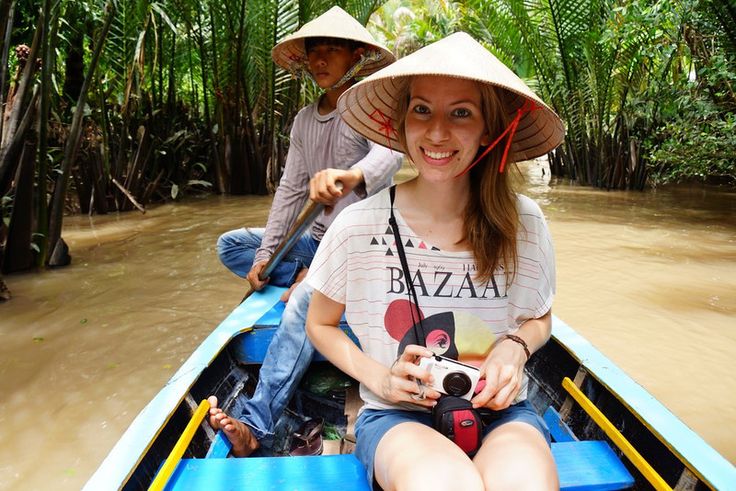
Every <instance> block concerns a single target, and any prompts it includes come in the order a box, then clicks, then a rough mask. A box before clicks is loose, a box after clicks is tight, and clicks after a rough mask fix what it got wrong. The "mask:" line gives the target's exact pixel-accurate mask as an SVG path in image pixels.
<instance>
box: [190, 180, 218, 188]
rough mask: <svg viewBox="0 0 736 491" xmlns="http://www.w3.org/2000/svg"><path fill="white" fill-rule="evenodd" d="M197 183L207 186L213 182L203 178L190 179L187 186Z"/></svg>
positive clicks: (210, 185)
mask: <svg viewBox="0 0 736 491" xmlns="http://www.w3.org/2000/svg"><path fill="white" fill-rule="evenodd" d="M195 185H199V186H204V187H206V188H209V187H212V183H211V182H209V181H203V180H201V179H189V180H188V181H187V186H195Z"/></svg>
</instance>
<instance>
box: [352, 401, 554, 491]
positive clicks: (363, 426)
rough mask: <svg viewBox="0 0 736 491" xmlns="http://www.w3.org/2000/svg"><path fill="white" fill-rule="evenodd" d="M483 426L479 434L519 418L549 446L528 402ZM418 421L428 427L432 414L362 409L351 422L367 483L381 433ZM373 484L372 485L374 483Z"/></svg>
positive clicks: (545, 431)
mask: <svg viewBox="0 0 736 491" xmlns="http://www.w3.org/2000/svg"><path fill="white" fill-rule="evenodd" d="M484 421H486V424H484V426H483V437H484V438H485V437H486V436H487V435H488V434H489V433H490V432H491V431H493V430H494V429H496V428H498V427H499V426H501V425H503V424H506V423H511V422H514V421H521V422H524V423H527V424H530V425H532V426H533V427H535V428H536V429H537V430H539V432H540V433H541V434H542V435H543V436H544V439H545V440H547V445H551V438H550V434H549V428H547V424H546V423H545V422H544V420H543V419H542V417H541V416H539V414H537V411H535V410H534V407H533V406H532V405H531V403H530V402H529V401H526V400H525V401H522V402H520V403H518V404H514V405H512V406H509V407H507V408H506V409H503V410H501V411H496V412H494V415H493V418H492V419H491V420H490V421H488V420H487V419H485V418H484ZM408 422H414V423H421V424H423V425H426V426H429V427H430V428H431V427H432V415H431V413H428V412H422V411H405V410H401V409H366V410H364V411H363V412H362V413H360V416H358V420H357V421H356V422H355V438H356V440H357V441H356V445H355V456H356V457H357V459H358V460H359V461H360V462H361V463H362V464H363V465H364V466H365V468H366V470H367V472H368V482H370V483H373V462H374V459H375V457H376V448H378V442H380V441H381V438H383V435H385V434H386V432H387V431H388V430H390V429H391V428H393V427H394V426H396V425H398V424H400V423H408ZM373 484H374V487H375V483H373Z"/></svg>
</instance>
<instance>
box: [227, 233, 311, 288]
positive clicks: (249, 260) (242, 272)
mask: <svg viewBox="0 0 736 491" xmlns="http://www.w3.org/2000/svg"><path fill="white" fill-rule="evenodd" d="M262 239H263V229H262V228H239V229H236V230H231V231H230V232H226V233H224V234H222V235H221V236H220V238H219V239H217V254H218V255H219V256H220V261H222V264H224V265H225V267H227V269H229V270H230V271H232V272H233V273H235V274H236V275H238V276H240V277H241V278H245V277H246V276H247V275H248V272H249V271H250V268H251V267H253V260H254V258H255V255H256V250H257V249H258V248H259V247H261V240H262ZM318 245H319V242H317V241H316V240H314V239H313V238H312V235H311V234H310V233H309V232H306V233H305V234H304V235H302V236H301V237H300V238H299V240H297V241H296V243H295V244H294V246H293V247H292V248H291V250H290V251H289V252H288V253H287V254H286V256H284V258H283V259H282V260H281V262H280V263H279V264H278V266H276V269H274V270H273V272H272V273H271V280H270V281H269V284H270V285H274V286H291V284H292V283H294V280H295V279H296V275H297V274H299V271H301V269H302V268H308V267H309V265H310V264H312V259H313V258H314V253H315V252H317V246H318Z"/></svg>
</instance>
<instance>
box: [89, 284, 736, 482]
mask: <svg viewBox="0 0 736 491" xmlns="http://www.w3.org/2000/svg"><path fill="white" fill-rule="evenodd" d="M282 291H283V289H280V288H276V287H267V288H265V289H264V290H263V291H261V292H258V293H255V294H253V295H251V296H250V297H248V298H247V300H246V301H244V302H243V303H242V304H241V305H240V306H238V307H237V308H236V309H235V310H234V311H233V312H232V313H231V314H230V315H229V316H228V317H227V318H226V319H225V320H224V321H223V322H222V323H221V324H220V325H219V326H218V327H217V328H216V329H215V330H214V331H213V332H212V333H211V334H210V335H209V337H207V338H206V339H205V340H204V341H203V342H202V344H201V345H200V346H199V347H198V348H197V349H196V351H195V352H194V353H193V354H192V355H191V357H190V358H189V359H188V360H187V361H186V362H185V363H184V365H183V366H182V367H181V368H180V369H179V370H178V371H177V372H176V374H175V375H174V376H173V377H172V378H171V380H170V381H169V382H168V383H167V384H166V386H165V387H164V388H163V389H161V391H160V392H159V393H158V394H157V395H156V396H155V397H154V399H153V400H152V401H151V402H150V403H149V404H148V405H147V406H146V407H145V408H144V409H143V410H142V411H141V413H140V414H139V415H138V416H137V417H136V418H135V420H134V421H133V423H132V424H131V425H130V427H129V428H128V430H127V431H126V432H125V433H124V434H123V436H122V438H121V439H120V440H119V441H118V443H117V444H116V445H115V447H114V448H113V449H112V451H111V452H110V454H109V455H108V456H107V458H106V459H105V460H104V461H103V462H102V464H101V466H100V467H99V468H98V469H97V471H96V472H95V473H94V475H93V476H92V477H91V479H90V480H89V482H87V484H86V486H85V488H84V489H85V490H90V491H92V490H94V491H97V490H101V489H125V490H134V489H170V490H181V489H208V490H217V489H255V490H259V489H268V490H281V489H284V490H285V489H290V490H291V489H296V490H308V489H315V490H317V489H319V490H324V489H350V490H353V489H365V490H369V489H371V487H370V486H369V483H368V482H367V480H366V478H365V471H364V469H363V468H362V466H361V464H360V463H359V462H358V461H357V459H355V457H354V456H353V455H352V454H344V455H340V454H338V455H320V456H314V457H284V456H280V455H281V454H282V453H283V452H284V443H283V442H284V440H286V439H287V435H289V434H290V432H291V431H293V429H294V427H295V425H297V424H299V423H300V422H301V421H302V420H303V419H304V418H307V417H314V416H315V415H317V416H320V417H323V418H324V419H325V420H326V421H327V422H329V423H330V424H331V425H332V429H333V433H334V435H333V436H334V437H335V438H338V437H339V436H340V435H341V434H344V432H345V431H346V425H347V420H346V417H345V411H344V406H345V403H344V400H343V398H341V397H339V392H340V391H339V390H334V387H333V390H332V393H331V394H330V395H327V396H326V395H324V394H321V395H320V394H315V393H312V392H310V391H309V390H307V389H304V390H302V389H300V390H299V391H298V392H297V396H295V398H294V399H295V400H293V401H292V403H291V404H290V406H289V409H288V410H287V411H286V413H285V415H284V417H282V419H281V420H280V421H279V423H278V428H277V435H279V432H280V434H281V436H282V438H281V439H280V440H279V441H280V443H277V444H275V445H274V447H273V448H272V449H270V450H268V449H266V450H264V452H263V454H264V456H261V457H250V458H246V459H236V458H226V457H227V454H228V450H229V445H228V442H227V440H226V439H225V438H223V437H222V435H221V434H215V433H214V432H213V431H212V429H211V428H210V427H209V425H207V423H206V422H203V417H204V414H205V413H206V411H207V407H208V405H207V403H206V401H204V399H206V397H207V396H208V395H210V394H215V395H217V396H218V398H219V400H220V401H224V406H225V407H226V408H228V407H229V408H236V407H237V406H238V404H240V403H242V401H243V400H244V399H245V398H247V397H248V394H249V393H252V390H253V389H254V387H255V383H256V381H257V377H258V366H259V363H260V362H261V361H262V360H263V357H264V355H265V352H266V348H267V346H268V343H269V341H270V339H271V335H272V333H273V331H274V328H275V326H277V325H278V321H279V319H280V315H281V312H282V311H283V304H282V303H281V302H280V301H279V297H280V295H281V293H282ZM345 328H346V329H347V326H345ZM325 367H327V369H329V368H330V367H331V365H329V364H328V363H327V362H324V361H319V360H316V361H315V362H314V363H313V368H312V369H311V370H315V371H317V370H325V369H326V368H325ZM527 369H528V372H529V375H530V388H529V398H530V400H531V401H532V402H533V404H534V406H535V407H536V408H537V409H538V410H539V412H540V414H543V415H544V417H545V419H546V420H547V422H548V424H549V426H550V430H551V432H552V434H553V440H554V443H553V454H554V456H555V460H556V463H557V466H558V470H559V474H560V481H561V487H562V488H563V489H575V490H581V489H600V490H604V489H625V488H633V489H651V488H655V489H677V490H693V489H695V490H697V489H709V488H710V489H719V490H727V489H736V468H734V466H733V465H731V464H730V463H729V462H728V461H727V460H726V459H724V458H723V457H722V456H721V455H719V454H718V453H717V452H716V451H715V450H714V449H713V448H711V447H710V446H708V445H707V444H706V443H705V442H704V441H703V440H702V439H701V438H700V437H699V436H698V435H697V434H695V433H694V432H693V431H692V430H690V429H689V428H688V427H687V426H685V425H684V424H683V423H682V422H681V421H680V420H678V419H677V418H676V417H675V416H674V415H673V414H672V413H671V412H670V411H668V410H667V409H666V408H665V407H664V406H663V405H662V404H660V403H659V402H658V401H657V400H656V399H655V398H654V397H652V396H651V395H650V394H649V393H648V392H646V391H645V390H644V389H643V388H642V387H641V386H639V385H638V384H636V383H635V382H634V381H633V380H631V379H630V378H629V377H628V376H627V375H626V374H624V373H623V372H622V371H621V370H620V369H619V368H617V367H616V365H614V364H613V363H612V362H611V361H610V360H609V359H607V358H606V357H605V356H603V355H602V354H601V353H600V352H599V351H597V350H596V349H595V348H594V347H593V346H592V345H590V343H588V342H587V341H586V340H585V339H584V338H582V337H581V336H580V335H578V334H577V333H576V332H575V331H574V330H573V329H572V328H570V327H569V326H567V325H566V324H565V323H564V322H562V321H560V320H559V319H557V318H555V319H554V321H553V336H552V339H551V340H550V342H549V343H547V345H546V346H545V347H544V348H543V349H541V350H540V351H539V352H537V353H536V354H535V355H534V356H533V357H532V359H531V360H530V361H529V363H528V366H527ZM333 370H334V367H333ZM308 377H309V374H308ZM350 382H351V381H350V380H349V379H347V377H344V378H343V379H342V380H339V379H338V383H337V386H338V389H339V388H340V387H342V388H343V389H344V388H345V386H348V385H349V384H350ZM347 390H350V389H349V388H348V389H347ZM200 401H202V403H201V404H200ZM198 404H199V406H198ZM193 413H194V417H193ZM326 438H327V437H326ZM333 447H334V445H333ZM182 456H184V457H185V458H183V459H182V458H181V457H182Z"/></svg>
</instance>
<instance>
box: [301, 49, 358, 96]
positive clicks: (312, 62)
mask: <svg viewBox="0 0 736 491" xmlns="http://www.w3.org/2000/svg"><path fill="white" fill-rule="evenodd" d="M360 52H361V49H360V48H358V49H356V50H352V49H350V48H349V47H347V46H340V45H335V44H319V45H316V46H313V47H311V48H310V49H309V50H308V51H307V59H308V61H309V72H310V73H311V74H312V77H313V78H314V80H315V81H316V82H317V85H319V86H320V88H322V89H329V88H330V87H332V86H333V85H335V84H336V83H337V82H338V81H339V80H340V79H341V78H342V77H343V76H344V75H345V73H347V71H348V70H349V69H350V67H352V66H353V65H354V64H355V63H356V62H357V61H358V60H359V59H360Z"/></svg>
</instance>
